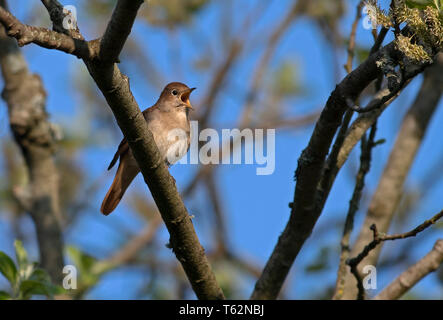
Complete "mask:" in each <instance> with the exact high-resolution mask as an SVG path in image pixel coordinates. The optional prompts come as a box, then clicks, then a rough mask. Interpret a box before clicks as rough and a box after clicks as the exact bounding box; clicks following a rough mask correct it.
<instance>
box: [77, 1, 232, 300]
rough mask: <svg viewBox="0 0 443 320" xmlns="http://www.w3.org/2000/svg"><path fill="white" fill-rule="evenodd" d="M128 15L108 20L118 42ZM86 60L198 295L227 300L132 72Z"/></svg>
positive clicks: (113, 53) (125, 32)
mask: <svg viewBox="0 0 443 320" xmlns="http://www.w3.org/2000/svg"><path fill="white" fill-rule="evenodd" d="M137 3H138V6H135V5H129V4H127V1H126V0H120V1H119V3H118V4H117V7H116V10H117V12H114V14H113V17H120V16H121V14H122V12H123V11H119V10H123V9H122V8H125V10H126V9H127V8H131V9H132V10H134V11H137V9H138V7H139V6H140V4H141V3H142V1H141V0H139V1H137ZM126 6H128V7H126ZM126 14H127V17H130V19H127V20H130V21H126V22H124V23H123V22H121V21H117V22H114V21H113V20H111V21H110V22H109V23H110V24H111V25H112V27H108V28H107V31H106V34H107V35H106V37H110V36H111V35H112V34H114V33H116V34H119V33H122V34H123V36H118V41H119V42H121V41H124V40H123V38H124V39H126V37H127V35H128V28H129V30H130V28H131V27H132V24H133V23H134V19H135V17H136V12H134V13H128V12H126ZM118 48H121V44H119V45H118V46H117V47H113V48H112V49H111V56H109V57H106V58H105V62H106V61H112V58H113V57H116V56H118V55H119V53H120V52H119V51H118V50H117V49H118ZM104 54H106V53H104ZM109 58H111V59H109ZM85 64H86V66H87V68H88V70H89V73H90V74H91V76H92V78H93V79H94V80H95V82H96V83H97V86H98V87H99V89H100V90H101V92H102V93H103V95H104V97H105V99H106V101H107V102H108V105H109V106H110V108H111V109H112V112H113V113H114V116H115V118H116V119H117V123H118V125H119V127H120V129H121V130H122V132H123V134H124V135H125V137H126V139H127V140H128V143H129V146H130V148H131V150H132V152H133V154H134V157H135V159H136V160H137V163H138V164H139V167H140V170H141V172H142V175H143V178H144V180H145V182H146V184H147V185H148V187H149V189H150V191H151V193H152V196H153V198H154V201H155V203H156V204H157V207H158V209H159V211H160V214H161V216H162V218H163V220H164V222H165V224H166V227H167V229H168V231H169V233H170V245H171V247H172V249H173V251H174V253H175V255H176V257H177V259H178V260H179V261H180V263H181V264H182V266H183V269H184V270H185V273H186V275H187V276H188V279H189V281H190V282H191V286H192V288H193V289H194V292H195V293H196V295H197V297H198V298H199V299H223V298H224V296H223V292H222V291H221V289H220V287H219V286H218V284H217V282H216V279H215V275H214V273H213V272H212V270H211V267H210V265H209V262H208V259H207V257H206V255H205V252H204V249H203V247H202V246H201V244H200V242H199V240H198V237H197V234H196V233H195V230H194V227H193V225H192V221H191V217H190V215H189V213H188V211H187V209H186V207H185V205H184V203H183V200H182V199H181V197H180V195H179V193H178V191H177V187H176V185H175V180H174V178H173V177H172V176H171V175H170V174H169V171H168V168H167V167H166V165H165V164H164V161H163V159H162V158H161V157H160V154H159V151H158V148H157V146H156V144H155V141H154V138H153V136H152V133H151V131H150V130H149V128H148V125H147V123H146V121H145V119H144V117H143V115H142V113H141V111H140V108H139V106H138V104H137V102H136V100H135V98H134V97H133V95H132V92H131V90H130V87H129V79H128V77H126V76H125V75H123V74H122V73H121V72H120V70H119V68H118V67H117V65H116V64H114V63H112V64H110V63H107V62H106V63H102V62H101V61H100V60H99V61H85Z"/></svg>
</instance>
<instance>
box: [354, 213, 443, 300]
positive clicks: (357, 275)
mask: <svg viewBox="0 0 443 320" xmlns="http://www.w3.org/2000/svg"><path fill="white" fill-rule="evenodd" d="M442 217H443V210H442V211H440V212H439V213H437V214H436V215H435V216H433V217H432V218H431V219H429V220H426V221H425V222H423V223H422V224H420V225H419V226H418V227H416V228H414V229H412V230H411V231H408V232H405V233H400V234H393V235H383V234H381V233H380V232H379V231H378V230H377V227H376V225H375V224H373V225H372V226H371V227H370V230H371V232H372V234H373V240H372V241H371V242H370V243H368V244H367V245H366V246H365V247H364V248H363V250H362V251H361V252H360V253H359V254H358V255H357V256H355V257H354V258H352V259H349V260H348V261H347V264H348V265H349V267H350V268H351V273H352V274H353V275H354V277H355V278H356V280H357V288H358V295H357V298H358V299H359V300H360V299H364V288H363V285H362V281H361V276H360V272H359V270H358V269H357V267H358V265H359V264H360V263H361V262H362V260H363V259H364V258H366V257H367V256H368V254H369V253H370V252H371V251H372V250H374V249H375V248H376V247H377V246H378V245H379V244H380V243H382V242H383V241H392V240H398V239H406V238H410V237H415V236H416V235H417V234H418V233H420V232H422V231H423V230H425V229H427V228H429V227H430V226H432V225H433V224H435V223H436V222H437V221H438V220H439V219H441V218H442Z"/></svg>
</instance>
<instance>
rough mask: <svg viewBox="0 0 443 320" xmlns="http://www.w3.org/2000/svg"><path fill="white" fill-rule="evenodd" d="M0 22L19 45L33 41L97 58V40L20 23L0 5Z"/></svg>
mask: <svg viewBox="0 0 443 320" xmlns="http://www.w3.org/2000/svg"><path fill="white" fill-rule="evenodd" d="M0 23H2V24H3V25H4V27H5V28H6V32H7V34H8V36H10V37H14V38H16V39H17V43H18V45H19V46H20V47H22V46H24V45H27V44H30V43H35V44H36V45H39V46H41V47H43V48H46V49H56V50H60V51H63V52H65V53H69V54H72V55H74V56H76V57H77V58H81V59H84V60H92V59H95V58H97V55H98V52H99V47H98V44H99V42H98V40H92V41H84V40H81V39H75V38H73V37H71V36H69V35H66V34H63V33H59V32H56V31H51V30H48V29H46V28H38V27H33V26H28V25H26V24H22V23H21V22H20V21H19V20H17V18H16V17H14V16H13V15H12V14H10V13H9V12H8V11H6V10H5V9H4V8H1V7H0Z"/></svg>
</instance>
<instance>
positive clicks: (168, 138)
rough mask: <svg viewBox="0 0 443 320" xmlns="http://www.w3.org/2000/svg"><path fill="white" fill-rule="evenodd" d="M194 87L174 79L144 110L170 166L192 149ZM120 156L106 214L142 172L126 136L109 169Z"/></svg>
mask: <svg viewBox="0 0 443 320" xmlns="http://www.w3.org/2000/svg"><path fill="white" fill-rule="evenodd" d="M194 89H195V88H189V87H188V86H187V85H185V84H183V83H180V82H172V83H170V84H168V85H167V86H166V87H165V88H164V89H163V91H162V93H161V94H160V97H159V98H158V100H157V102H156V103H155V104H154V105H153V106H152V107H150V108H148V109H146V110H144V111H143V115H144V117H145V119H146V122H147V123H148V127H149V130H151V132H152V134H153V136H154V141H155V143H156V144H157V147H158V149H159V151H160V155H161V156H162V158H163V159H164V160H165V162H166V164H167V165H168V166H170V165H172V164H174V163H175V162H177V161H178V160H180V158H181V157H183V156H184V155H185V154H186V153H187V152H188V149H189V145H190V140H191V136H190V124H189V110H193V108H192V105H191V102H190V101H189V96H190V94H191V92H192V91H193V90H194ZM118 159H120V163H119V165H118V169H117V173H116V174H115V178H114V181H113V182H112V185H111V187H110V188H109V191H108V193H107V194H106V196H105V199H104V200H103V203H102V206H101V209H100V211H101V212H102V213H103V214H104V215H108V214H110V213H111V212H112V211H114V209H115V207H117V205H118V203H119V202H120V200H121V199H122V197H123V195H124V193H125V191H126V189H127V188H128V187H129V185H130V184H131V182H132V180H134V178H135V177H136V176H137V174H138V173H139V172H140V168H139V166H138V164H137V162H136V160H135V158H134V156H133V155H132V151H131V149H130V148H129V145H128V142H127V141H126V138H124V139H123V140H122V141H121V143H120V145H119V146H118V150H117V152H116V153H115V155H114V158H113V159H112V161H111V164H110V165H109V167H108V170H110V169H111V168H112V167H113V166H114V164H115V163H116V162H117V160H118Z"/></svg>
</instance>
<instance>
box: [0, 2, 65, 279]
mask: <svg viewBox="0 0 443 320" xmlns="http://www.w3.org/2000/svg"><path fill="white" fill-rule="evenodd" d="M0 6H3V7H5V1H3V0H0ZM3 7H0V10H2V12H3V11H5V10H4V8H3ZM0 67H1V72H2V76H3V79H4V83H5V88H4V89H3V92H2V97H3V99H4V100H5V102H6V104H7V106H8V115H9V123H10V127H11V131H12V133H13V135H14V138H15V141H16V143H17V145H18V146H19V147H20V149H21V151H22V155H23V157H24V159H25V163H26V167H27V170H28V174H29V185H28V186H27V187H26V190H23V191H21V192H20V189H19V188H16V189H15V190H14V191H15V193H14V196H16V197H17V199H18V200H19V201H20V202H21V204H22V205H23V206H24V207H23V209H24V210H25V211H27V213H29V214H30V216H31V218H32V220H33V222H34V224H35V229H36V235H37V242H38V248H39V254H40V264H41V266H42V267H43V268H44V269H45V270H46V271H47V272H48V274H49V275H50V277H51V279H52V281H54V282H55V283H57V284H59V285H61V282H62V279H63V274H62V269H63V265H64V262H63V237H62V231H61V227H60V222H61V221H60V220H61V216H60V204H59V184H58V171H57V168H56V165H55V161H54V152H55V148H56V141H55V137H54V136H55V135H54V127H53V125H52V124H51V123H50V122H49V120H48V116H47V113H46V91H45V88H44V86H43V83H42V80H41V78H40V77H39V76H38V75H36V74H32V73H30V71H29V69H28V66H27V64H26V61H25V59H24V57H23V55H22V53H21V52H20V49H19V48H18V47H17V44H16V42H15V40H14V39H12V38H9V37H8V36H7V35H6V33H5V30H4V28H3V25H2V24H0Z"/></svg>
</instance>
